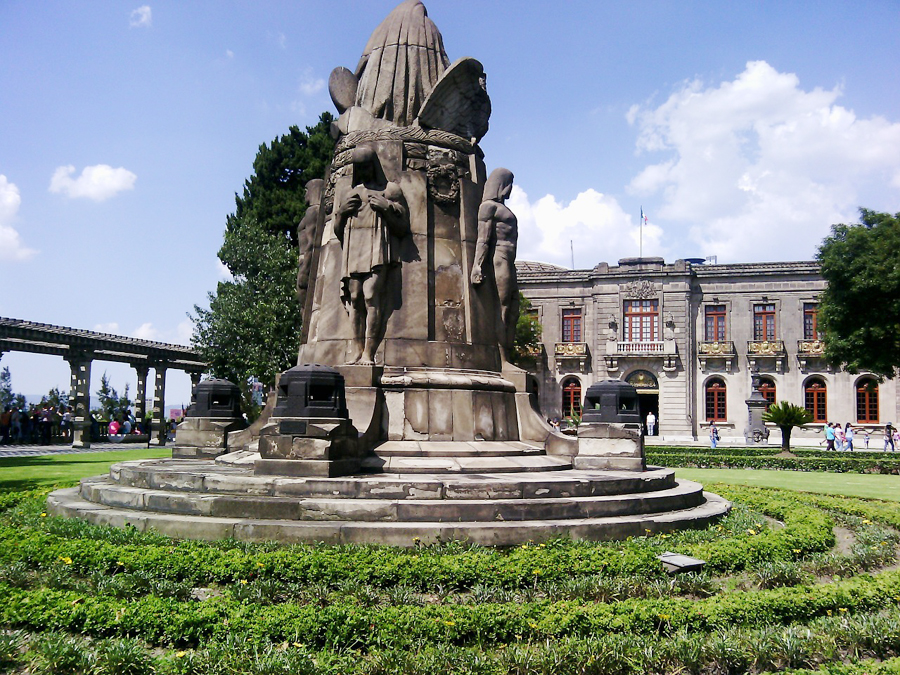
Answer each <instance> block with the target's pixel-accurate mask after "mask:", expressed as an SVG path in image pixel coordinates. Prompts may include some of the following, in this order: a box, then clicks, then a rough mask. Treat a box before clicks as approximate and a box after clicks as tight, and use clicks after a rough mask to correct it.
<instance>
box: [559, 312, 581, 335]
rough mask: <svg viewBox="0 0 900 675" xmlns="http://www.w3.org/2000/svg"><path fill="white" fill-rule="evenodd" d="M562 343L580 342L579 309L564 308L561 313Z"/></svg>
mask: <svg viewBox="0 0 900 675" xmlns="http://www.w3.org/2000/svg"><path fill="white" fill-rule="evenodd" d="M562 341H563V342H581V309H580V308H579V309H570V308H564V309H563V311H562Z"/></svg>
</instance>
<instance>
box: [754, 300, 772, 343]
mask: <svg viewBox="0 0 900 675" xmlns="http://www.w3.org/2000/svg"><path fill="white" fill-rule="evenodd" d="M753 339H754V340H756V341H758V342H760V341H763V340H766V341H771V340H774V339H775V303H765V304H759V305H753Z"/></svg>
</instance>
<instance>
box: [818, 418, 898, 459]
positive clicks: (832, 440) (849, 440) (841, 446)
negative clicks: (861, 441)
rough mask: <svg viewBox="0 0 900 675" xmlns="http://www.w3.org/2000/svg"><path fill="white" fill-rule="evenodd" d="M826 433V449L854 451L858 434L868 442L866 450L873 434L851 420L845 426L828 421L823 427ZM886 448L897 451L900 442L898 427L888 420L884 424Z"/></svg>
mask: <svg viewBox="0 0 900 675" xmlns="http://www.w3.org/2000/svg"><path fill="white" fill-rule="evenodd" d="M822 432H823V433H824V434H825V439H824V441H820V445H821V443H822V442H824V443H825V449H826V450H838V451H847V452H852V451H853V441H854V439H855V438H856V437H857V436H863V437H864V438H865V442H866V450H868V449H869V437H870V436H871V434H870V433H869V432H868V431H867V430H865V429H862V428H860V429H856V428H854V426H853V425H852V424H850V422H847V424H845V425H844V426H843V427H841V425H840V424H838V423H836V422H828V423H827V424H826V425H825V426H824V427H823V429H822ZM883 434H884V448H883V449H884V450H885V451H887V450H890V451H891V452H896V444H897V443H900V432H898V431H897V428H896V427H895V426H894V425H893V424H891V423H890V422H888V423H887V424H885V425H884V432H883Z"/></svg>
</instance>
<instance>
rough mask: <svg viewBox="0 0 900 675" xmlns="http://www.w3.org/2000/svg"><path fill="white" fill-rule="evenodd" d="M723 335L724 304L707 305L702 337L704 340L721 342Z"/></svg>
mask: <svg viewBox="0 0 900 675" xmlns="http://www.w3.org/2000/svg"><path fill="white" fill-rule="evenodd" d="M725 335H726V332H725V305H707V306H706V323H705V330H704V339H705V340H706V342H722V341H723V340H725Z"/></svg>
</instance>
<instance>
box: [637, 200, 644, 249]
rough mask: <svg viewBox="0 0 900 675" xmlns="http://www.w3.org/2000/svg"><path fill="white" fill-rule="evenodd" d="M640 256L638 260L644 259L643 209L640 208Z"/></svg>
mask: <svg viewBox="0 0 900 675" xmlns="http://www.w3.org/2000/svg"><path fill="white" fill-rule="evenodd" d="M640 241H641V243H640V254H639V255H638V257H639V258H643V257H644V207H643V206H642V207H641V236H640Z"/></svg>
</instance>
